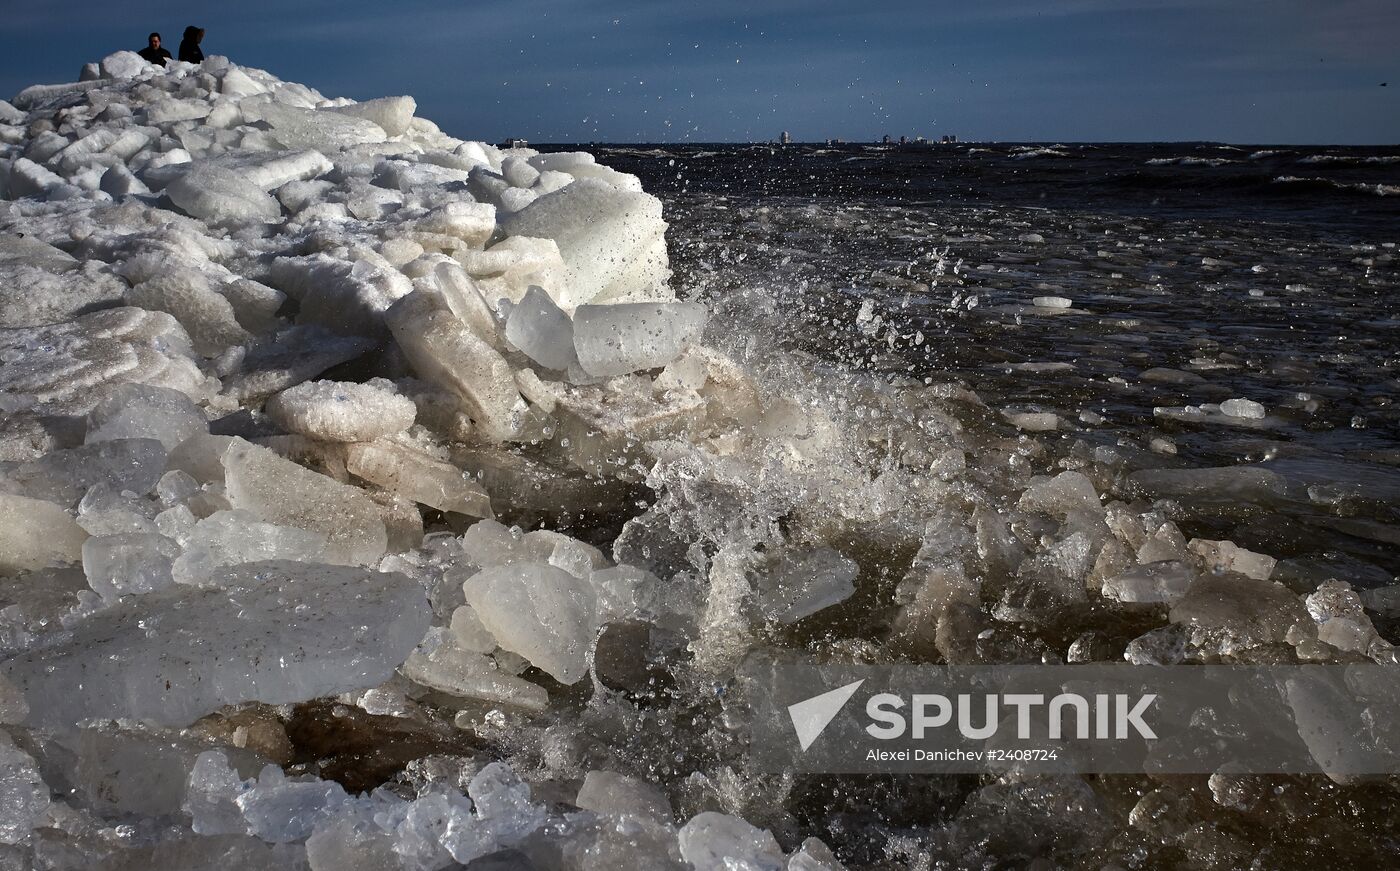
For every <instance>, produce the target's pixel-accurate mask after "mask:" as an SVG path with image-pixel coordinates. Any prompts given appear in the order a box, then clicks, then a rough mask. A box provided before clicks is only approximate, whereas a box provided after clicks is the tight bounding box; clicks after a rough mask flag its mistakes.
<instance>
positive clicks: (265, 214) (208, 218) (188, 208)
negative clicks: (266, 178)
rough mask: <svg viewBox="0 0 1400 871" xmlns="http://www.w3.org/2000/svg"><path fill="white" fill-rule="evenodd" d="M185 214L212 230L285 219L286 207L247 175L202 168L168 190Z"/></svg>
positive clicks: (171, 185)
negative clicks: (202, 222) (205, 224)
mask: <svg viewBox="0 0 1400 871" xmlns="http://www.w3.org/2000/svg"><path fill="white" fill-rule="evenodd" d="M165 194H166V196H168V197H170V201H171V202H173V203H174V204H175V205H176V206H178V207H179V208H180V209H181V210H182V211H184V213H185V214H187V215H190V216H191V217H194V218H199V219H200V220H202V221H204V222H205V223H207V224H209V225H210V226H212V227H233V226H237V225H239V224H246V223H250V222H267V221H274V220H277V219H278V218H280V217H281V216H282V206H281V204H280V203H278V202H277V200H276V198H274V197H273V196H272V195H271V194H269V193H267V192H266V191H264V190H263V189H262V188H261V187H259V186H258V185H257V184H255V183H254V182H252V181H251V180H249V179H248V178H247V177H246V176H244V175H241V174H239V173H238V172H236V171H234V170H232V169H225V168H223V167H221V166H213V165H210V166H200V167H197V168H195V169H192V170H190V171H189V172H186V173H185V174H183V175H181V176H180V177H179V178H177V179H176V180H175V181H173V182H171V184H170V185H169V186H168V187H167V188H166V189H165Z"/></svg>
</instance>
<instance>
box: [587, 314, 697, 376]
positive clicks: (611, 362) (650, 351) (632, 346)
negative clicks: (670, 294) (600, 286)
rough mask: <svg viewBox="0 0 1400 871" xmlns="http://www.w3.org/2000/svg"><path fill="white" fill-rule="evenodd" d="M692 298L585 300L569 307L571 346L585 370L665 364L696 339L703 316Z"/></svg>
mask: <svg viewBox="0 0 1400 871" xmlns="http://www.w3.org/2000/svg"><path fill="white" fill-rule="evenodd" d="M708 316H709V315H708V312H706V310H705V307H704V306H703V305H700V304H699V303H694V302H674V303H649V302H646V303H643V302H638V303H621V304H618V305H585V306H579V308H578V309H577V310H576V311H575V312H574V348H575V349H576V351H577V352H578V360H579V365H580V366H581V367H582V368H583V371H585V372H587V373H588V374H589V375H595V376H610V375H625V374H627V373H629V372H636V371H637V370H639V369H656V368H659V367H661V366H664V365H666V364H667V363H669V362H671V361H672V360H674V359H676V357H678V356H680V353H681V352H682V351H684V350H685V349H686V348H687V347H688V346H689V345H690V344H691V343H694V342H697V341H699V339H700V333H701V332H702V331H703V330H704V329H705V321H706V319H707V318H708Z"/></svg>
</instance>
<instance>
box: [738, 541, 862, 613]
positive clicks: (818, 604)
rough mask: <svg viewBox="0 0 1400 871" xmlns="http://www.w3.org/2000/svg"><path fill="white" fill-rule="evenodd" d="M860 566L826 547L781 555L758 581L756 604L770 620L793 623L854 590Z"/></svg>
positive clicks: (837, 601)
mask: <svg viewBox="0 0 1400 871" xmlns="http://www.w3.org/2000/svg"><path fill="white" fill-rule="evenodd" d="M859 575H860V567H859V566H857V565H856V563H855V560H852V559H851V558H849V557H846V556H843V555H842V554H840V553H839V552H837V551H835V550H832V549H831V548H829V547H823V548H818V549H816V550H814V551H812V552H811V553H807V554H801V555H785V557H784V559H782V560H781V561H780V562H779V563H778V565H777V566H776V567H774V569H773V570H772V571H771V572H768V573H766V574H764V575H763V576H762V577H761V578H760V579H759V581H758V599H759V606H760V607H761V608H762V609H763V612H764V614H765V615H767V617H768V618H769V619H771V620H776V621H778V622H779V623H795V622H797V621H798V620H801V619H802V618H803V617H808V616H811V615H812V614H815V613H817V612H818V611H820V610H822V609H823V608H830V607H831V606H832V605H836V604H839V603H841V602H844V601H845V600H846V599H849V598H850V597H851V595H852V594H854V593H855V591H856V588H855V579H856V578H857V577H858V576H859Z"/></svg>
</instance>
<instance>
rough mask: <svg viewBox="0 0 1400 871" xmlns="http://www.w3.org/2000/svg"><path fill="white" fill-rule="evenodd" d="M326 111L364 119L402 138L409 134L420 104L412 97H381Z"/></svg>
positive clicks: (390, 134)
mask: <svg viewBox="0 0 1400 871" xmlns="http://www.w3.org/2000/svg"><path fill="white" fill-rule="evenodd" d="M325 111H327V112H334V113H336V114H337V115H348V116H350V117H351V118H363V119H364V120H366V121H372V122H374V123H375V124H377V125H379V127H381V128H383V130H384V132H385V133H386V134H388V135H389V136H402V135H403V134H405V133H407V132H408V125H409V124H411V123H413V113H414V112H416V111H418V103H417V101H415V100H414V99H413V98H412V97H380V98H378V99H375V100H366V101H365V102H363V103H351V104H350V105H348V106H335V107H332V108H329V109H326V110H325Z"/></svg>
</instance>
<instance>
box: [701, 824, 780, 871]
mask: <svg viewBox="0 0 1400 871" xmlns="http://www.w3.org/2000/svg"><path fill="white" fill-rule="evenodd" d="M679 838H680V848H681V856H682V857H683V858H684V859H685V860H686V861H687V862H689V863H690V864H691V865H692V866H693V867H694V868H695V871H733V869H738V868H742V869H745V871H782V868H783V864H784V863H783V858H784V857H783V851H782V850H781V849H780V848H779V847H778V842H777V841H776V840H775V839H774V838H773V835H772V834H771V833H769V832H767V831H764V830H763V829H759V828H755V827H753V826H751V825H749V824H748V823H746V822H744V821H743V820H741V819H739V818H738V817H731V816H729V815H727V814H721V813H715V812H713V811H706V812H705V813H702V814H697V815H696V816H695V817H693V818H692V819H691V820H690V822H688V823H686V824H685V825H684V826H682V827H681V830H680V834H679Z"/></svg>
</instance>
